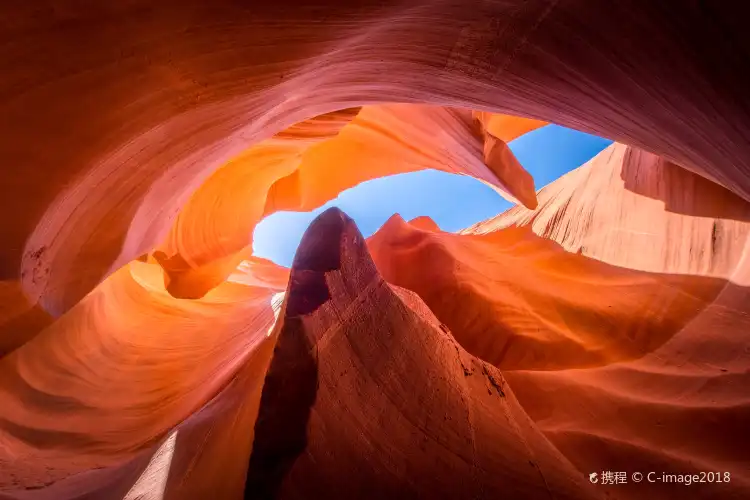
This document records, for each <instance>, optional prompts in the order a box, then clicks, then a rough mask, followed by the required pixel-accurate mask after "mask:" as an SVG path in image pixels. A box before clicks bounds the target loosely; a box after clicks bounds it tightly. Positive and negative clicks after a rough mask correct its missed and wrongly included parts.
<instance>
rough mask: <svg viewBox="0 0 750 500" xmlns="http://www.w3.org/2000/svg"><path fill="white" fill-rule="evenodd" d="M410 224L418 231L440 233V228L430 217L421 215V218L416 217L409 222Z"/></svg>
mask: <svg viewBox="0 0 750 500" xmlns="http://www.w3.org/2000/svg"><path fill="white" fill-rule="evenodd" d="M409 224H410V225H411V226H412V227H415V228H417V229H423V230H425V231H431V232H440V231H441V229H440V226H438V225H437V223H436V222H435V221H434V220H432V218H430V216H428V215H420V216H419V217H415V218H413V219H412V220H410V221H409Z"/></svg>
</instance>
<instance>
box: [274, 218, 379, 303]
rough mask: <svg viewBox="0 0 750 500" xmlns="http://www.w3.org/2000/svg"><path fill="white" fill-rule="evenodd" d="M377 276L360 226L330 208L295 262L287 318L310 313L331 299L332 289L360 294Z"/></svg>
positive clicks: (315, 223)
mask: <svg viewBox="0 0 750 500" xmlns="http://www.w3.org/2000/svg"><path fill="white" fill-rule="evenodd" d="M376 275H377V270H376V268H375V263H374V262H373V260H372V258H371V257H370V253H369V252H368V250H367V246H366V245H365V239H364V237H363V236H362V234H361V233H360V232H359V229H358V228H357V225H356V224H355V223H354V221H353V220H352V219H351V218H349V216H347V215H346V214H345V213H344V212H342V211H341V210H340V209H338V208H335V207H333V208H329V209H328V210H326V211H325V212H323V213H322V214H320V215H319V216H318V217H317V218H316V219H315V220H314V221H313V222H312V223H311V224H310V226H309V227H308V228H307V231H305V234H304V235H303V236H302V241H301V242H300V245H299V247H298V248H297V253H296V255H295V257H294V262H293V263H292V272H291V278H290V281H289V287H288V294H287V297H288V298H287V310H286V315H287V316H290V317H291V316H299V315H306V314H310V313H312V312H313V311H315V310H317V309H318V308H319V307H320V306H321V305H323V304H324V303H325V302H327V301H328V300H329V299H331V296H332V292H331V286H334V287H335V288H336V289H337V290H338V292H339V293H344V294H348V295H356V291H357V290H358V289H361V288H362V287H364V286H365V285H366V284H367V283H368V282H369V280H370V279H372V278H373V277H375V276H376Z"/></svg>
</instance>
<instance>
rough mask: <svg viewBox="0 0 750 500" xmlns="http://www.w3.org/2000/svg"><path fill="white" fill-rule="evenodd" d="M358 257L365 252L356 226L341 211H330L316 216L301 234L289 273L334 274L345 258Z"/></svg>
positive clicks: (333, 209)
mask: <svg viewBox="0 0 750 500" xmlns="http://www.w3.org/2000/svg"><path fill="white" fill-rule="evenodd" d="M362 253H364V254H367V248H366V247H365V239H364V237H363V236H362V233H360V232H359V229H358V228H357V225H356V224H355V223H354V221H353V220H352V219H351V218H350V217H349V216H348V215H346V214H345V213H344V212H343V211H341V209H339V208H337V207H331V208H329V209H328V210H326V211H325V212H323V213H321V214H320V215H318V217H316V218H315V220H313V221H312V223H311V224H310V226H309V227H308V228H307V231H305V234H304V235H303V236H302V241H301V242H300V244H299V247H298V248H297V253H296V254H295V256H294V262H293V263H292V272H295V271H315V272H328V271H334V270H338V269H341V266H342V264H343V263H344V261H345V260H346V259H347V258H351V257H353V256H354V255H356V254H362ZM368 258H369V255H368Z"/></svg>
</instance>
